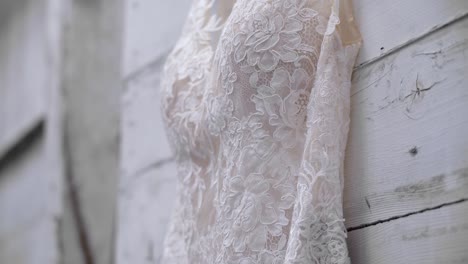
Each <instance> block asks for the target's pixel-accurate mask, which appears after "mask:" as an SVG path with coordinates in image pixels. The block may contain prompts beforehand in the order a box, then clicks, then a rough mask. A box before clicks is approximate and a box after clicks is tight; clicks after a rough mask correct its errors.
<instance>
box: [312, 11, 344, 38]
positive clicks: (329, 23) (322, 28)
mask: <svg viewBox="0 0 468 264" xmlns="http://www.w3.org/2000/svg"><path fill="white" fill-rule="evenodd" d="M318 21H319V24H318V25H317V27H316V28H315V30H317V32H318V33H319V34H322V35H330V34H331V33H333V32H334V31H335V28H336V25H338V24H339V23H340V18H339V17H338V16H337V15H336V14H334V13H332V14H331V15H330V17H329V19H327V18H326V17H323V16H319V17H318Z"/></svg>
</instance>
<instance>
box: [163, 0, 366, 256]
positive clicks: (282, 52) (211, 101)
mask: <svg viewBox="0 0 468 264" xmlns="http://www.w3.org/2000/svg"><path fill="white" fill-rule="evenodd" d="M339 3H340V1H339V0H255V1H252V0H237V2H236V3H235V5H234V7H233V9H232V13H231V14H230V15H229V17H228V19H227V21H226V23H225V26H224V28H223V29H222V32H221V35H220V37H219V41H218V45H217V46H216V50H215V51H214V53H213V56H214V57H213V64H212V65H211V66H210V69H209V70H207V71H206V72H205V74H206V76H207V78H202V81H198V82H193V81H192V82H189V83H191V84H196V83H197V84H199V83H202V84H203V86H204V87H205V89H204V90H203V91H204V92H203V96H200V97H201V98H202V99H201V102H200V105H201V106H203V107H201V108H202V109H204V110H203V111H204V112H203V114H200V115H198V114H197V118H198V117H199V116H202V118H203V120H204V121H203V122H198V121H193V120H194V119H193V118H192V117H191V119H190V120H191V121H190V122H192V123H191V124H193V125H190V126H189V125H186V123H184V127H190V129H187V132H186V133H187V134H189V133H191V131H193V133H195V134H196V136H194V138H195V140H194V142H193V143H191V145H192V146H194V147H193V148H194V149H195V148H196V147H198V150H197V151H193V150H188V151H187V153H191V155H192V156H196V158H193V157H192V161H193V160H195V161H194V162H192V165H190V170H189V171H190V173H185V174H184V175H190V177H192V178H193V179H194V180H190V181H189V180H187V179H189V177H188V176H187V177H186V178H185V179H184V181H185V182H191V183H190V184H191V185H190V186H189V188H187V190H189V191H187V192H185V193H183V194H182V196H184V195H185V196H187V197H188V198H187V199H186V200H183V201H182V202H180V204H184V203H185V205H184V207H186V208H184V210H186V212H183V213H180V220H179V221H180V223H174V224H173V229H174V230H176V231H173V232H174V233H176V232H178V233H179V237H176V235H174V234H169V236H168V237H169V239H168V241H183V240H184V241H186V242H185V244H184V245H185V246H182V247H185V248H186V249H187V251H186V252H189V253H187V255H184V256H183V257H180V259H185V260H186V261H173V262H171V263H229V264H234V263H236V264H237V263H238V264H253V263H258V264H260V263H273V264H280V263H281V264H283V263H288V264H293V263H294V264H298V263H303V264H315V263H317V264H318V263H321V264H324V263H326V264H331V263H336V264H345V263H349V262H350V260H349V257H348V249H347V244H346V237H347V233H346V228H345V226H344V219H343V208H342V191H343V180H344V177H343V159H344V149H345V146H346V141H347V134H348V126H349V110H350V109H349V107H350V80H351V74H352V68H353V65H354V62H355V58H356V56H357V53H358V50H359V48H360V45H361V42H360V40H359V39H356V40H355V41H347V42H346V43H344V42H343V41H342V38H341V36H342V34H340V30H337V28H338V29H339V28H340V26H343V25H344V24H343V23H342V24H341V25H340V16H339V14H340V10H339ZM207 21H208V20H207ZM343 30H345V27H341V32H343ZM348 33H349V32H348ZM200 35H201V34H200ZM203 36H205V35H203ZM347 40H349V39H347ZM199 60H202V58H199ZM204 60H207V58H204ZM200 76H201V75H200ZM199 79H200V78H199ZM194 89H195V88H194ZM179 116H181V115H179ZM187 122H188V121H187ZM200 146H203V148H200ZM201 149H203V151H200V150H201ZM193 163H197V170H196V174H195V172H194V169H193V168H194V165H193ZM193 175H196V176H197V177H198V178H196V179H197V180H195V177H194V176H193ZM196 181H197V182H203V185H202V186H203V194H199V193H200V192H197V193H198V194H197V196H195V195H194V196H190V190H195V189H196V188H195V187H194V185H193V184H192V182H196ZM194 193H195V191H194ZM193 197H196V198H193ZM194 200H196V201H197V202H196V203H195V202H194ZM189 203H192V204H194V205H193V207H190V208H189V209H187V207H189V206H188V204H189ZM182 219H183V220H182ZM188 219H192V220H190V221H191V222H190V221H189V220H188ZM182 221H184V223H185V224H184V226H185V227H187V223H188V222H190V225H192V227H193V229H189V230H190V231H187V229H186V230H185V231H183V230H182V229H181V228H179V227H178V224H181V222H182ZM177 230H179V231H177ZM181 237H182V238H183V240H182V239H178V238H181ZM178 245H180V243H179V244H178ZM179 248H180V247H179ZM179 252H180V251H179ZM184 252H185V251H184ZM182 255H183V254H182ZM168 259H170V258H169V257H168ZM168 263H169V262H168Z"/></svg>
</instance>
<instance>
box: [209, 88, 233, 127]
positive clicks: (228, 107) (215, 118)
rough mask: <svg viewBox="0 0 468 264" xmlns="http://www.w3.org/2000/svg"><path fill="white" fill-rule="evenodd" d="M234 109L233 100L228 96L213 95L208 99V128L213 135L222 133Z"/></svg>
mask: <svg viewBox="0 0 468 264" xmlns="http://www.w3.org/2000/svg"><path fill="white" fill-rule="evenodd" d="M233 109H234V107H233V103H232V101H231V100H230V99H228V98H226V97H222V96H217V97H212V98H211V99H210V100H209V101H208V129H209V131H210V133H211V134H212V135H216V136H218V135H220V133H221V131H222V130H223V129H224V128H225V127H226V120H227V119H228V118H229V117H231V115H232V111H233Z"/></svg>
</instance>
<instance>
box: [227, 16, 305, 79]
mask: <svg viewBox="0 0 468 264" xmlns="http://www.w3.org/2000/svg"><path fill="white" fill-rule="evenodd" d="M302 28H303V25H302V22H301V21H299V20H297V19H294V18H291V17H286V18H284V17H283V16H282V15H281V14H279V13H268V14H262V13H256V14H255V15H254V16H253V19H252V20H250V21H249V24H248V32H249V33H240V34H238V35H237V36H236V37H235V38H234V46H235V47H236V50H235V52H234V59H235V61H236V62H241V61H242V60H244V58H245V57H246V56H247V63H248V64H249V65H251V66H255V65H258V67H259V68H260V69H261V70H262V71H271V70H273V69H274V68H275V67H276V66H277V65H278V62H279V61H280V60H282V61H284V62H293V61H295V60H296V59H297V58H298V54H297V52H296V51H295V48H296V47H298V46H299V44H300V43H301V37H300V36H299V34H298V32H299V31H301V30H302Z"/></svg>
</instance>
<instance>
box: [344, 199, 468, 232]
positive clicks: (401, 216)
mask: <svg viewBox="0 0 468 264" xmlns="http://www.w3.org/2000/svg"><path fill="white" fill-rule="evenodd" d="M466 201H468V198H462V199H459V200H456V201H452V202H448V203H443V204H439V205H436V206H433V207H428V208H424V209H421V210H418V211H415V212H410V213H406V214H402V215H396V216H392V217H389V218H387V219H383V220H377V221H374V222H370V223H367V224H361V225H358V226H354V227H348V228H347V229H346V230H347V231H348V232H351V231H355V230H359V229H363V228H366V227H369V226H375V225H378V224H382V223H387V222H390V221H393V220H397V219H401V218H405V217H408V216H411V215H415V214H421V213H424V212H427V211H433V210H437V209H439V208H442V207H446V206H451V205H454V204H459V203H463V202H466Z"/></svg>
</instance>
